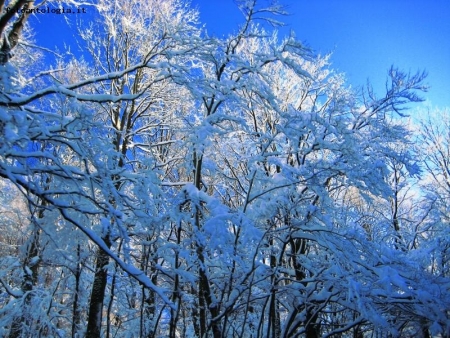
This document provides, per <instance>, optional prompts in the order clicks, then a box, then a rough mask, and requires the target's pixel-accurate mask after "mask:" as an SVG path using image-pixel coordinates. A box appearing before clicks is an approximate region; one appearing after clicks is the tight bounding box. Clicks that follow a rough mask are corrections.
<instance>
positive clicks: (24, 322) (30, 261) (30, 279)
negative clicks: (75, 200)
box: [8, 209, 43, 338]
mask: <svg viewBox="0 0 450 338" xmlns="http://www.w3.org/2000/svg"><path fill="white" fill-rule="evenodd" d="M42 217H43V210H42V209H41V210H39V212H38V218H42ZM40 234H41V230H40V228H39V225H37V224H35V225H34V229H33V233H32V235H31V238H30V240H29V242H28V243H27V249H26V256H25V258H24V261H23V265H22V267H23V274H24V275H23V280H22V285H21V289H22V293H23V294H24V299H23V307H22V309H21V313H20V315H18V316H16V317H15V318H14V319H13V322H12V324H11V330H10V332H9V336H8V337H9V338H19V337H24V336H25V335H26V333H24V332H23V331H24V328H27V327H28V328H30V327H31V326H32V322H31V321H30V316H29V315H28V314H29V312H30V311H32V309H31V308H30V307H31V302H32V299H33V292H32V291H33V288H34V286H35V285H36V282H37V277H38V268H39V251H40V249H39V241H40Z"/></svg>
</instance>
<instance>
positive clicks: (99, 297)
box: [86, 235, 111, 338]
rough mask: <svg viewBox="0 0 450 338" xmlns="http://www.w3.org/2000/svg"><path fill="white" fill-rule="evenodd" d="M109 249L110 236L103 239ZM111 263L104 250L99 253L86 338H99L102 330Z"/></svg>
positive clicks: (99, 250)
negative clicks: (109, 265)
mask: <svg viewBox="0 0 450 338" xmlns="http://www.w3.org/2000/svg"><path fill="white" fill-rule="evenodd" d="M103 240H104V242H105V244H106V245H107V247H108V248H110V247H111V239H110V238H109V235H107V236H106V238H103ZM108 263H109V255H108V254H107V253H106V252H105V251H103V250H102V249H100V248H99V249H98V251H97V262H96V266H95V277H94V285H93V286H92V293H91V301H90V304H89V314H88V325H87V332H86V338H99V337H100V333H101V328H102V317H103V300H104V298H105V289H106V282H107V277H108V271H107V269H106V266H107V265H108Z"/></svg>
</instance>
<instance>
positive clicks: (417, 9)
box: [31, 0, 450, 107]
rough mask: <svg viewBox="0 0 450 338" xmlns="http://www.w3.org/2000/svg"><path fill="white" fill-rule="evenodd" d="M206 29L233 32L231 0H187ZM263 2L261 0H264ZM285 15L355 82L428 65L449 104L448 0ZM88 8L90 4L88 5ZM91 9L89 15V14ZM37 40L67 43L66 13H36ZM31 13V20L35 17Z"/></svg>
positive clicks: (293, 3) (373, 3)
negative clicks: (197, 13) (391, 69)
mask: <svg viewBox="0 0 450 338" xmlns="http://www.w3.org/2000/svg"><path fill="white" fill-rule="evenodd" d="M191 1H192V6H194V7H196V8H198V10H199V11H200V14H201V17H200V18H201V21H202V22H203V23H204V24H205V25H206V28H207V30H208V32H209V33H210V34H214V35H217V36H223V35H228V34H229V33H232V32H235V31H236V30H237V27H238V25H239V24H240V23H242V22H243V16H242V14H241V13H240V12H239V10H238V9H237V7H236V5H235V3H234V1H233V0H191ZM262 1H263V2H266V3H267V2H268V1H267V0H262ZM279 1H280V3H281V4H283V5H286V6H287V10H288V11H289V12H290V13H291V15H289V16H287V17H283V18H281V20H283V21H284V22H286V24H287V26H285V27H283V28H281V29H280V30H281V32H280V35H285V34H288V33H289V30H293V31H295V33H296V36H297V38H298V39H299V40H301V41H303V42H305V43H306V44H307V45H308V46H309V47H311V48H312V49H314V50H315V51H316V52H318V53H321V54H325V53H329V52H333V56H332V59H331V61H332V63H333V65H332V67H333V68H335V69H337V70H339V71H341V72H344V73H346V75H347V79H348V83H349V84H351V85H352V86H353V87H358V86H361V85H364V84H365V83H366V81H367V79H369V80H370V82H371V83H372V84H373V86H374V88H375V90H376V91H377V92H378V93H379V94H382V92H383V88H384V81H385V79H386V73H387V70H388V69H389V67H390V66H391V65H392V64H393V65H395V66H397V67H399V68H400V69H403V70H406V71H411V72H416V71H417V70H426V71H427V72H428V74H429V76H428V79H427V82H428V84H429V85H430V86H431V88H430V90H429V92H428V93H426V94H425V96H426V98H427V99H428V100H429V102H430V103H431V104H432V105H433V106H439V107H450V0H279ZM88 10H89V9H88ZM88 15H89V14H88ZM40 18H41V19H40V23H38V26H37V27H38V29H37V31H36V39H37V41H38V43H43V44H44V45H45V46H46V47H49V48H54V46H55V45H58V46H59V48H61V47H62V45H63V43H66V44H69V45H70V44H71V42H73V40H74V35H75V34H76V31H75V28H74V27H73V28H72V29H73V31H70V30H69V29H68V27H67V25H66V24H65V23H64V19H68V21H71V22H72V23H73V24H75V21H76V15H75V16H74V20H72V19H71V17H67V18H64V15H45V16H41V17H40ZM38 19H39V17H38V18H36V17H34V18H31V20H32V23H33V26H34V27H36V23H37V22H36V20H38Z"/></svg>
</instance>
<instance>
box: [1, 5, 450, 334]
mask: <svg viewBox="0 0 450 338" xmlns="http://www.w3.org/2000/svg"><path fill="white" fill-rule="evenodd" d="M44 4H45V6H50V7H51V6H54V7H55V8H57V7H61V6H65V7H71V6H72V7H73V8H77V7H76V6H81V5H82V6H85V7H86V8H87V11H88V12H89V13H91V14H90V16H83V15H80V16H78V17H77V19H76V20H74V23H76V24H74V26H73V29H74V32H75V35H76V41H77V44H78V46H79V48H80V50H82V51H83V53H72V52H71V51H70V50H67V51H57V50H54V51H52V50H49V49H47V48H44V47H40V46H38V45H37V44H36V43H35V40H34V38H33V29H34V28H36V27H33V26H32V25H31V24H30V21H31V20H30V15H37V14H31V12H33V11H31V10H30V9H32V8H38V7H39V6H43V5H44ZM236 6H238V7H239V9H240V11H241V12H242V24H241V25H240V26H238V27H236V28H235V31H234V33H233V34H230V35H229V36H227V37H223V38H219V37H215V36H210V35H208V34H207V32H206V31H205V29H204V27H203V25H202V23H201V22H200V20H199V13H198V11H197V10H196V9H195V8H192V6H190V4H189V2H187V1H184V0H145V1H140V0H128V1H108V0H95V1H92V2H89V1H78V0H60V1H56V0H49V1H43V2H39V1H34V2H33V1H27V0H11V1H10V2H9V3H8V1H5V0H0V33H1V40H0V133H1V137H0V187H1V188H0V336H2V337H10V338H15V337H33V338H34V337H73V338H77V337H79V338H81V337H88V338H94V337H106V338H112V337H146V338H151V337H155V338H159V337H170V338H175V337H181V338H183V337H188V338H194V337H197V338H205V337H214V338H219V337H242V338H264V337H267V338H282V337H283V338H290V337H305V338H316V337H353V338H363V337H377V338H388V337H392V338H395V337H419V338H420V337H422V338H431V337H442V338H444V337H446V338H448V337H450V236H449V222H450V214H449V207H448V205H449V203H448V202H449V198H450V111H449V110H448V109H447V110H446V109H443V110H442V109H441V110H436V111H428V112H426V113H423V114H421V116H420V120H419V119H411V118H410V111H411V110H413V109H414V107H416V106H417V104H418V103H420V102H421V101H422V99H423V95H424V94H425V93H426V90H427V85H426V73H425V72H418V73H410V72H404V71H402V70H401V69H400V68H397V67H396V66H392V67H391V68H390V69H387V70H385V69H380V72H386V87H385V92H384V93H377V92H375V91H374V90H373V89H372V87H371V86H370V84H368V85H366V86H364V87H361V88H352V87H351V86H349V85H348V84H347V83H346V79H345V74H341V73H339V72H337V71H335V70H333V68H332V67H331V65H330V63H331V60H332V55H318V54H316V53H315V52H314V51H313V50H311V49H310V48H308V47H306V46H304V45H303V43H301V39H302V38H303V37H300V39H298V38H296V37H295V35H294V34H293V33H292V34H290V35H288V36H285V37H280V36H278V34H277V26H278V25H280V24H282V20H283V16H282V15H283V14H285V10H284V8H283V7H282V6H281V5H279V4H277V3H275V2H271V1H264V0H237V1H236ZM6 7H8V9H9V10H7V11H6V10H5V8H6ZM23 9H25V10H23ZM27 9H28V10H27ZM18 11H19V12H18ZM93 18H94V19H93ZM83 20H85V21H83ZM400 66H401V65H400Z"/></svg>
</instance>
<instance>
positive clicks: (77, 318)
mask: <svg viewBox="0 0 450 338" xmlns="http://www.w3.org/2000/svg"><path fill="white" fill-rule="evenodd" d="M74 275H75V292H74V296H73V305H72V338H75V337H77V336H79V333H78V329H79V325H80V323H81V310H80V305H79V304H78V299H79V293H80V292H81V289H80V281H81V245H80V244H78V246H77V265H76V267H75V272H74Z"/></svg>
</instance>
